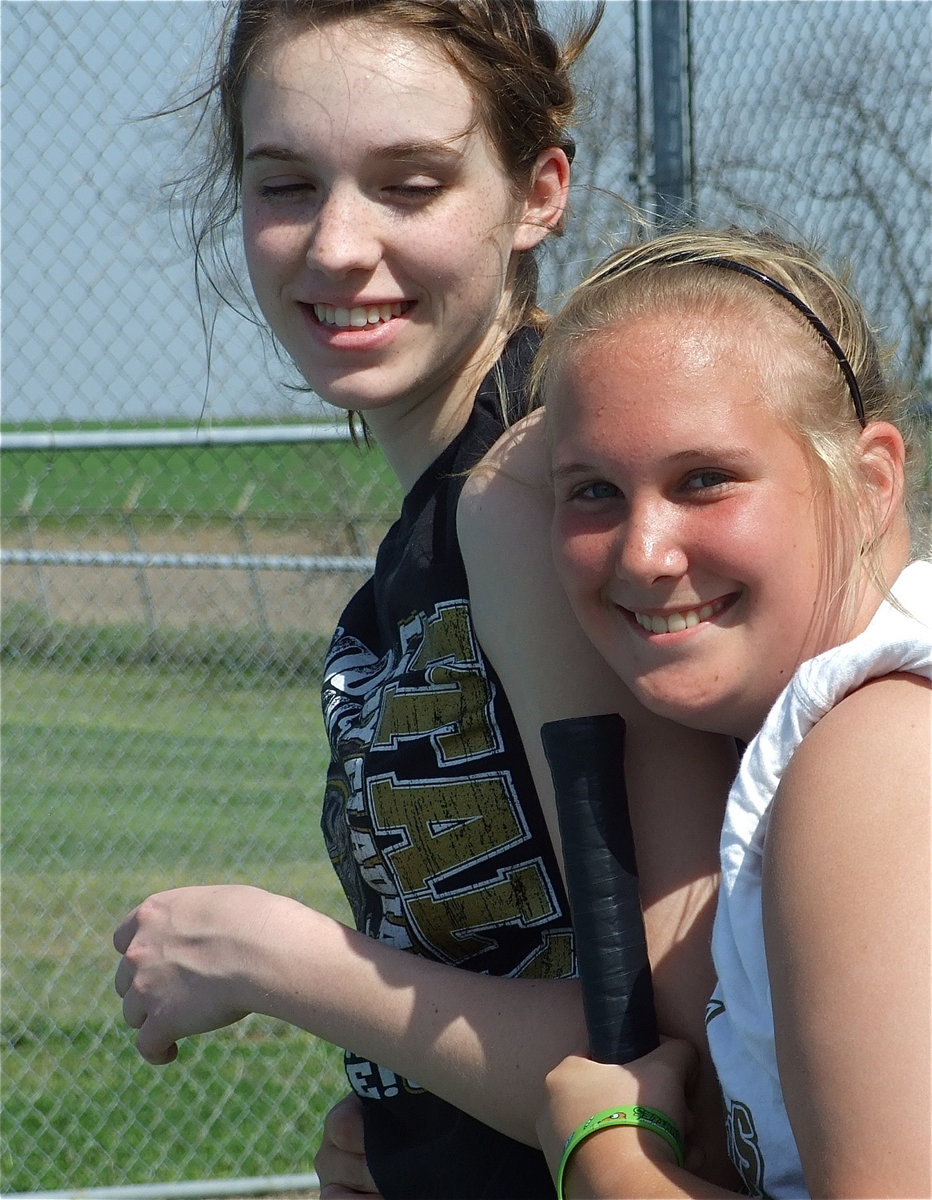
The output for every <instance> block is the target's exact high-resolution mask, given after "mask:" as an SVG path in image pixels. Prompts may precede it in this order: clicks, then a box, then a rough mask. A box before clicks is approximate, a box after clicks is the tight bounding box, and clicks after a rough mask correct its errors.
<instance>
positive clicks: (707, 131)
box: [0, 0, 932, 428]
mask: <svg viewBox="0 0 932 1200" xmlns="http://www.w3.org/2000/svg"><path fill="white" fill-rule="evenodd" d="M547 2H548V3H549V5H550V7H551V8H552V10H553V11H554V12H556V11H557V10H558V9H559V8H561V7H562V8H565V7H566V6H563V5H560V4H558V3H556V2H555V0H547ZM930 8H932V6H929V5H927V4H924V3H923V2H922V0H919V2H918V3H917V2H913V0H699V2H698V3H697V4H695V5H694V6H693V41H694V74H695V77H696V79H697V81H700V82H701V83H702V85H703V89H704V90H703V92H702V93H701V95H700V96H698V97H697V101H696V111H697V112H698V113H699V114H700V116H699V117H698V118H697V119H698V120H699V121H700V123H701V137H702V139H703V142H702V146H703V148H702V152H701V153H702V155H704V156H705V158H706V159H710V157H711V156H713V154H714V155H721V154H724V153H725V152H726V151H727V150H728V149H729V148H731V149H733V148H735V147H737V146H740V145H742V144H745V145H748V146H750V147H751V149H750V150H749V151H748V156H749V157H750V158H752V159H759V160H760V162H761V163H762V162H763V161H764V160H765V159H766V160H768V161H769V163H770V168H769V169H770V170H771V172H772V173H773V172H774V161H773V160H774V154H777V160H776V175H777V176H785V177H786V179H787V181H788V185H789V182H792V181H791V176H792V177H796V176H798V175H799V174H800V170H801V167H802V166H805V167H807V168H809V169H813V171H814V174H813V176H812V178H811V179H809V180H808V181H807V179H806V178H803V179H802V180H801V181H798V180H797V181H796V182H793V186H794V187H796V190H797V192H798V193H799V194H800V195H803V196H806V195H807V194H808V192H812V193H814V192H815V191H817V190H818V189H817V187H816V186H815V184H814V182H813V181H814V180H815V178H816V177H817V176H818V177H819V178H820V179H821V181H822V182H824V178H823V177H824V175H825V172H826V171H828V172H829V174H830V158H829V156H828V155H827V154H826V157H825V159H824V165H822V166H820V163H819V153H820V151H819V150H818V149H812V148H805V147H803V146H802V145H801V144H799V143H798V142H797V141H794V140H793V139H799V138H802V137H805V136H807V135H806V133H805V129H808V128H810V127H811V126H812V125H813V120H814V117H813V112H812V110H811V108H807V107H803V108H802V109H800V108H799V107H797V108H795V109H794V108H793V107H792V104H791V103H790V101H792V99H793V97H794V96H796V95H798V92H799V85H798V83H792V81H793V80H794V79H797V80H798V79H799V78H803V79H805V77H806V72H807V71H808V73H809V75H810V76H812V77H817V76H818V74H819V71H820V70H821V68H820V67H819V65H818V59H817V58H815V59H814V58H813V57H812V56H813V53H814V47H817V46H818V43H819V38H820V37H821V36H822V33H823V32H824V36H825V39H826V46H827V48H828V52H829V55H830V58H831V60H832V69H833V70H835V69H837V70H841V69H842V68H843V67H844V66H845V65H846V60H851V61H850V66H851V67H852V68H856V69H857V70H858V71H860V70H861V67H862V66H863V64H862V63H860V62H857V61H856V60H855V59H854V58H853V56H852V52H851V47H859V46H860V47H863V46H864V43H865V35H866V32H867V31H869V32H870V35H871V37H872V38H874V39H876V38H878V37H879V38H880V39H881V44H883V42H884V40H886V42H887V43H889V48H890V54H891V56H892V57H895V59H896V62H897V72H902V78H893V79H891V78H889V74H888V73H881V74H882V75H883V77H882V78H879V79H878V80H877V82H876V86H878V87H885V88H886V89H887V93H888V94H889V95H891V96H892V101H891V103H892V104H893V109H892V111H891V116H892V119H893V120H895V121H897V122H898V123H900V125H902V124H903V123H904V122H906V124H907V125H908V124H909V122H910V121H917V122H921V121H925V122H926V125H927V124H928V107H929V106H928V103H927V99H928V86H927V78H926V86H925V88H924V89H923V88H922V87H921V86H919V85H920V84H921V82H922V80H921V79H920V76H921V73H922V71H923V70H927V68H926V67H924V66H922V65H921V64H923V63H925V61H926V60H927V58H928V39H927V35H928V15H929V9H930ZM222 9H223V6H222V5H218V4H216V3H210V2H207V0H3V3H2V4H0V35H2V71H3V84H4V86H3V92H2V124H0V153H2V176H0V200H2V208H0V213H2V216H0V220H2V230H0V233H2V288H3V310H2V320H3V329H2V391H0V415H2V419H3V422H4V425H5V426H6V427H7V428H8V427H9V426H10V425H11V424H12V425H19V424H22V423H24V422H38V423H40V424H41V425H42V426H46V427H54V426H55V425H60V424H61V423H62V422H68V421H76V420H77V421H88V420H91V421H100V422H119V421H130V422H140V421H145V422H164V421H182V422H195V421H197V420H198V419H206V420H207V421H213V422H216V423H220V422H223V421H228V420H230V419H233V418H248V419H252V420H259V421H275V420H280V419H287V420H304V419H306V418H308V417H309V416H314V415H316V414H319V413H320V412H321V411H322V410H321V406H320V405H319V403H318V402H316V401H315V400H314V399H313V398H310V397H308V396H307V395H304V394H297V393H295V392H294V391H293V390H292V389H290V388H289V387H287V386H286V384H287V383H288V382H289V381H291V382H293V381H294V376H293V374H292V373H291V372H290V371H289V369H288V367H287V365H286V364H282V363H281V362H279V361H278V359H277V358H276V357H275V355H274V352H271V351H270V350H269V347H268V346H267V344H266V342H265V341H264V339H263V338H262V337H261V336H260V335H259V333H258V331H257V330H256V329H255V327H254V326H253V325H251V324H250V323H249V321H247V320H246V319H245V318H244V317H242V316H241V315H238V314H236V313H233V312H231V311H229V310H228V309H227V308H225V307H224V306H220V307H219V308H216V318H217V323H216V327H215V330H214V336H213V342H212V357H211V365H210V370H209V372H208V370H207V366H206V351H205V339H204V333H203V328H202V324H201V318H200V313H199V309H198V304H197V297H196V294H195V290H194V286H193V272H192V259H191V252H190V249H189V248H188V247H187V246H186V245H185V243H184V230H183V228H181V226H180V225H179V223H178V220H177V217H176V218H175V221H174V227H173V223H172V221H171V220H170V219H169V210H168V204H167V189H166V183H167V182H168V181H170V180H172V179H173V178H176V177H178V176H179V175H180V174H181V173H182V172H183V170H184V168H185V165H186V163H187V164H190V162H191V159H190V155H189V153H188V152H186V149H185V142H186V138H187V137H188V134H189V133H190V125H191V121H190V117H184V116H182V117H179V116H166V117H161V118H158V119H152V120H146V119H143V118H145V116H146V114H149V113H152V112H156V111H158V110H160V109H163V108H164V107H165V106H166V105H169V104H170V103H171V102H172V100H173V99H174V98H176V97H178V96H181V95H184V94H185V92H186V90H187V89H189V88H190V87H191V86H193V84H194V82H195V81H196V79H197V78H198V77H199V74H200V73H201V71H202V69H203V66H204V64H205V63H208V62H209V58H210V54H211V51H212V35H213V31H214V30H215V29H216V27H217V22H218V19H219V16H220V14H221V12H222ZM804 10H805V11H804ZM632 11H633V9H632V5H631V4H629V3H626V2H623V0H614V2H610V3H609V6H608V15H607V17H606V20H605V23H604V25H603V27H602V28H601V29H600V30H599V32H598V34H597V38H598V39H599V44H600V45H599V49H600V54H601V55H602V56H603V57H604V56H605V55H607V56H608V58H609V61H610V62H611V61H615V62H617V63H618V64H619V69H618V74H619V76H621V78H620V80H618V81H616V82H618V83H619V87H620V91H619V95H618V99H617V102H616V101H615V100H613V101H612V103H613V105H614V107H613V110H612V111H613V113H617V114H621V115H619V116H618V121H619V128H618V129H617V130H613V131H611V133H610V136H609V138H608V148H607V150H605V151H604V153H603V157H602V159H601V163H600V165H599V172H600V176H599V179H600V182H601V183H602V184H603V186H604V185H605V180H606V179H608V180H609V181H610V186H613V187H615V188H616V189H617V190H618V191H621V192H622V193H623V194H625V195H627V196H630V195H631V192H632V186H633V185H632V183H631V180H630V175H631V171H632V166H631V163H630V151H629V147H630V144H631V133H632V129H631V125H632V122H633V116H632V113H633V92H632V91H631V88H630V86H629V84H630V82H631V81H630V76H631V63H632V61H633V60H632V52H631V38H632V22H631V16H632ZM563 15H564V14H563V13H562V12H561V13H559V17H560V18H562V17H563ZM800 22H808V23H809V24H808V25H802V24H800ZM813 22H814V23H815V25H814V28H815V29H816V31H817V33H816V34H813V33H812V28H813V25H812V23H813ZM924 34H925V35H926V36H925V40H924V37H923V35H924ZM833 38H834V39H835V41H834V42H831V40H830V39H833ZM839 38H841V39H844V38H847V42H844V43H843V42H840V41H838V39H839ZM871 53H872V54H873V53H874V51H871ZM788 56H789V57H788ZM807 62H808V63H810V64H812V65H811V66H806V65H805V64H806V63H807ZM875 74H877V73H876V72H875ZM862 78H870V73H864V74H863V75H862ZM865 86H868V85H867V84H865ZM741 89H744V90H743V91H742V90H741ZM596 99H598V96H597V97H596ZM898 99H899V100H902V101H903V104H906V106H907V107H906V108H905V109H904V108H903V107H902V105H900V108H899V109H898V108H897V106H896V103H894V101H897V102H898ZM910 105H912V108H910V107H909V106H910ZM781 106H782V115H781ZM911 113H912V114H913V115H910V114H911ZM904 114H905V115H904ZM918 114H922V115H921V116H919V115H918ZM802 118H805V120H803V119H802ZM622 121H623V122H624V129H622V128H621V122H622ZM755 121H764V122H765V126H764V132H761V130H760V129H758V127H757V126H756V125H755V124H754V122H755ZM801 131H802V132H801ZM836 132H837V126H836V127H835V128H834V129H833V128H832V127H831V126H829V127H828V128H827V129H826V130H825V131H824V132H823V136H824V137H825V138H827V139H828V140H829V141H831V140H832V139H833V138H834V137H835V135H836ZM915 132H916V134H917V137H918V140H919V144H920V145H923V144H925V145H926V147H927V144H928V137H925V138H924V139H923V138H922V137H921V136H919V135H920V134H921V129H920V128H919V126H918V125H917V127H916V130H915ZM587 137H588V132H587V131H586V130H585V129H584V130H583V131H582V136H581V145H582V149H583V150H585V149H586V144H587ZM697 141H698V139H697ZM781 147H783V149H781ZM780 155H783V157H784V158H785V161H786V171H783V170H782V169H781V166H780V163H781V161H782V160H781V159H780ZM700 157H701V155H700ZM586 158H587V156H586V154H581V155H580V160H579V161H580V171H582V170H584V169H585V167H584V164H585V162H586ZM589 159H590V161H592V159H593V156H592V155H591V154H590V155H589ZM919 165H920V167H921V168H922V169H923V170H925V171H926V173H928V151H927V150H926V152H925V158H924V161H923V162H921V163H920V164H919ZM869 169H871V170H876V169H879V167H873V166H870V164H869ZM744 170H745V175H744V176H743V177H742V178H744V179H746V180H747V181H749V190H751V191H753V190H754V189H755V188H756V189H757V190H758V191H760V192H761V193H762V194H763V195H765V196H768V195H769V194H770V189H771V188H772V184H771V183H769V182H767V180H766V179H764V178H763V176H762V172H761V169H760V167H759V166H758V168H755V169H751V170H750V171H749V170H748V169H747V168H744ZM758 176H760V178H758ZM751 183H753V187H751V186H750V184H751ZM890 192H891V194H892V195H894V196H896V195H897V187H896V186H893V187H891V189H890ZM794 196H796V193H793V195H790V194H789V193H788V199H787V200H786V201H785V202H784V203H785V206H786V207H785V208H784V210H783V211H784V213H785V212H786V208H789V209H792V210H793V211H792V212H791V213H790V214H789V215H791V216H792V217H793V218H794V219H796V220H798V221H800V222H802V223H806V222H809V223H811V224H821V225H825V224H826V223H828V226H829V232H831V231H832V230H831V226H832V222H833V221H835V217H831V218H830V219H829V218H828V217H827V214H829V213H830V212H831V213H834V212H835V211H836V210H834V209H831V210H829V209H828V208H826V207H825V205H822V207H821V208H820V206H819V203H818V202H816V200H814V199H813V197H812V196H809V199H808V200H807V206H806V207H805V209H804V210H803V209H800V208H799V197H798V196H796V198H795V199H794ZM577 207H584V205H578V206H577ZM926 215H928V214H926ZM844 223H845V224H846V225H850V223H851V218H849V217H845V218H844ZM912 224H913V225H915V220H913V222H912ZM593 229H594V224H593V222H592V221H589V222H588V224H587V226H586V232H587V233H589V234H590V240H591V238H592V231H593ZM815 232H818V233H819V234H820V235H821V234H822V233H823V232H824V230H822V229H820V230H817V231H815ZM870 236H873V234H871V233H870V232H869V231H866V232H865V234H864V237H861V238H860V239H859V240H860V241H863V240H864V238H866V237H870ZM900 240H902V239H900ZM604 248H605V246H604V245H600V246H599V247H598V249H599V252H601V250H603V249H604ZM590 252H591V251H590V247H589V246H586V247H585V248H584V250H580V249H579V247H578V243H574V242H573V241H572V239H568V245H566V244H565V245H563V246H561V247H560V248H559V253H560V254H561V255H562V257H563V258H564V259H567V258H568V259H569V261H570V262H571V264H572V269H573V270H574V271H575V269H576V267H577V264H580V263H584V260H585V255H586V254H589V253H590ZM920 269H921V268H920ZM926 269H927V268H926ZM886 274H887V275H889V274H890V272H889V271H887V272H886Z"/></svg>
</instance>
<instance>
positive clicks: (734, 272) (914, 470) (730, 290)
mask: <svg viewBox="0 0 932 1200" xmlns="http://www.w3.org/2000/svg"><path fill="white" fill-rule="evenodd" d="M670 310H679V311H688V312H691V313H694V314H698V315H699V316H704V317H707V318H708V320H709V321H710V323H712V324H715V323H719V322H721V320H722V319H723V317H724V316H725V315H726V314H727V315H728V316H729V317H731V316H734V315H736V314H737V315H740V317H741V318H742V319H743V320H744V321H745V322H746V323H747V326H748V330H749V333H750V332H751V331H753V332H754V333H755V334H761V333H762V334H764V336H757V337H755V341H754V350H753V353H754V355H755V361H756V364H757V366H758V369H759V372H760V379H761V390H762V395H761V397H760V399H761V403H762V404H765V405H767V406H768V407H769V408H770V409H771V410H772V411H774V412H775V413H776V414H777V415H779V416H780V417H781V418H782V419H784V420H786V421H787V422H788V424H789V426H790V428H791V429H792V430H793V432H794V434H795V436H796V437H797V439H798V441H799V443H800V445H801V446H802V448H803V450H804V452H805V453H806V455H807V458H808V461H809V463H810V470H811V473H812V478H813V483H814V485H815V492H816V517H817V520H818V521H819V533H820V540H821V544H822V546H823V549H824V552H825V558H824V562H823V586H824V589H825V595H826V609H828V608H829V607H832V608H833V609H834V615H835V617H836V618H837V619H838V620H839V621H840V622H842V623H844V622H845V621H846V620H847V619H848V617H849V616H850V614H851V611H852V606H853V605H854V603H855V600H856V595H855V590H856V589H855V584H856V582H857V581H858V580H859V579H860V578H861V577H862V567H863V566H867V568H868V570H869V572H870V573H871V577H872V578H873V579H874V581H875V583H877V584H878V585H879V586H880V587H881V590H882V591H883V592H885V593H886V592H887V587H886V582H887V581H885V580H883V579H882V578H881V577H880V573H879V566H878V562H879V555H877V554H876V550H877V542H878V538H877V532H876V529H874V528H865V527H864V523H863V518H862V517H861V513H862V511H863V508H864V505H863V503H862V501H863V492H862V488H863V482H862V477H861V476H860V475H859V473H858V471H857V467H856V463H857V456H856V453H855V451H856V447H857V443H858V436H859V434H860V432H861V427H862V425H866V424H869V423H870V422H873V421H887V422H890V423H891V424H892V425H894V426H896V427H897V428H898V429H899V430H900V433H901V435H902V436H903V440H904V444H905V446H906V462H907V473H908V475H914V478H913V480H912V486H910V487H909V494H910V495H909V500H910V506H911V505H912V502H913V500H914V499H917V498H918V492H919V486H918V480H919V474H920V472H921V468H922V462H921V457H922V455H921V438H920V428H919V424H920V423H919V420H918V418H917V416H916V415H915V412H914V411H913V409H912V407H911V404H910V400H911V396H910V394H909V392H908V391H907V390H906V389H905V388H904V387H903V386H902V384H901V383H900V381H899V380H898V379H897V378H896V376H895V374H894V373H893V372H892V370H891V364H892V357H893V355H892V350H891V349H890V348H888V347H883V346H881V344H880V343H879V341H878V339H877V336H876V333H875V331H874V330H873V329H872V328H871V326H870V324H869V322H868V320H867V317H866V315H865V313H864V310H863V308H862V306H861V304H860V303H859V301H858V300H857V299H856V297H855V296H854V294H853V293H852V291H851V290H850V288H849V286H848V283H847V280H846V279H844V278H842V277H839V276H837V275H835V274H834V273H833V272H832V271H830V270H829V269H828V268H827V267H826V266H825V265H824V263H822V262H821V261H820V259H819V257H818V256H817V254H816V253H815V251H813V250H812V249H809V248H807V247H804V246H801V245H798V244H796V243H794V242H790V241H788V240H785V239H783V238H781V237H778V236H777V235H775V234H772V233H769V232H764V233H756V234H755V233H749V232H746V231H743V230H738V229H728V230H722V231H714V230H697V229H686V230H680V231H677V232H675V233H670V234H666V235H663V236H661V237H657V238H654V239H652V240H650V241H647V242H642V243H638V244H636V245H631V246H627V247H624V248H622V249H621V250H618V251H616V252H615V253H614V254H612V255H610V256H609V257H608V258H607V259H605V260H604V261H603V262H602V263H601V264H600V265H599V266H598V267H596V268H595V270H594V271H592V273H591V274H590V275H589V276H588V277H587V278H586V279H584V280H583V281H582V283H580V284H579V285H578V287H577V288H576V289H575V290H574V291H573V292H572V293H571V295H570V297H569V299H568V300H567V301H566V303H565V304H564V306H563V308H562V309H561V310H560V312H558V313H557V314H556V316H555V317H554V318H553V319H552V321H551V323H550V325H549V327H548V328H547V330H546V332H545V334H544V339H543V343H542V345H541V349H540V352H539V355H538V358H537V360H536V363H535V366H534V370H533V373H532V380H531V388H532V395H533V396H534V397H535V399H536V400H544V401H545V402H546V401H548V399H549V397H551V396H553V395H555V394H556V388H555V387H554V381H555V380H556V379H557V377H558V376H559V374H560V372H561V370H562V368H563V367H564V366H565V365H566V363H567V362H568V361H569V360H570V359H571V358H572V356H573V355H574V353H575V351H576V350H577V349H578V348H579V346H580V345H581V344H582V343H584V342H585V341H586V340H587V339H589V338H592V337H594V336H598V335H600V334H604V333H605V331H606V330H608V329H609V328H610V327H612V326H614V325H616V324H618V323H619V322H621V321H622V320H624V319H626V318H631V317H637V316H640V315H645V314H647V313H657V312H665V311H670ZM551 402H552V401H551Z"/></svg>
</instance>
